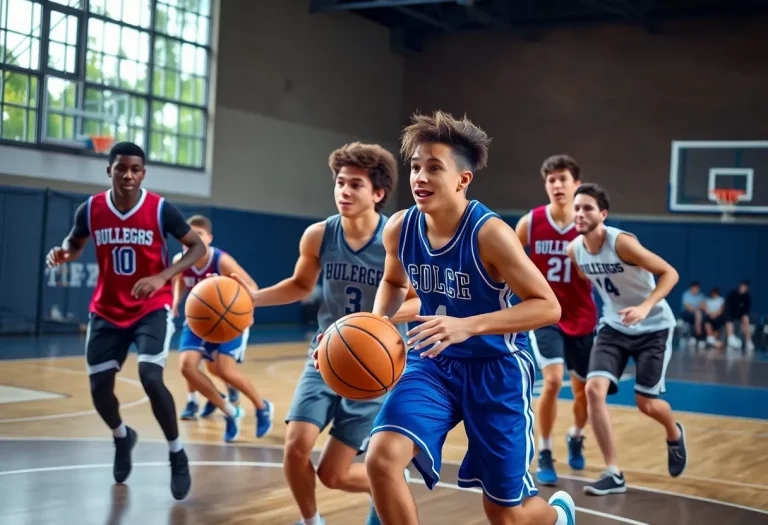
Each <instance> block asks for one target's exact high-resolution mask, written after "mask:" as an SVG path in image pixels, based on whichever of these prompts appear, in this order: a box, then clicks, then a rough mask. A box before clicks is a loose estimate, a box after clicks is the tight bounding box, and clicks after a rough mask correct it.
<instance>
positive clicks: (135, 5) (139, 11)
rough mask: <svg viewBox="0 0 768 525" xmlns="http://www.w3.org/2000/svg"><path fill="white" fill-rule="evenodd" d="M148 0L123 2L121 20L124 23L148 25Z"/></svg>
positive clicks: (149, 13)
mask: <svg viewBox="0 0 768 525" xmlns="http://www.w3.org/2000/svg"><path fill="white" fill-rule="evenodd" d="M151 19H152V18H151V8H150V0H130V1H128V2H123V17H122V20H123V22H125V23H126V24H131V25H134V26H140V27H149V23H150V20H151Z"/></svg>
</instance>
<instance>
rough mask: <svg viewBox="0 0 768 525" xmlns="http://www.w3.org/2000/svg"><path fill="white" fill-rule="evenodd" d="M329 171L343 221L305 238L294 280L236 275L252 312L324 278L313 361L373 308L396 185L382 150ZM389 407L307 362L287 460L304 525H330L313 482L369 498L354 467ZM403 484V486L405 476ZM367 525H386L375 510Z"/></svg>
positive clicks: (360, 150)
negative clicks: (354, 395) (337, 386)
mask: <svg viewBox="0 0 768 525" xmlns="http://www.w3.org/2000/svg"><path fill="white" fill-rule="evenodd" d="M329 165H330V168H331V172H332V174H333V182H334V197H335V200H336V207H337V208H338V210H339V213H338V215H334V216H332V217H329V218H328V219H326V220H324V221H322V222H318V223H315V224H313V225H311V226H310V227H309V228H307V230H306V231H305V232H304V235H303V236H302V238H301V242H300V243H299V259H298V261H297V262H296V267H295V268H294V271H293V275H292V276H291V277H289V278H288V279H285V280H284V281H281V282H279V283H277V284H276V285H274V286H271V287H268V288H263V289H261V290H258V291H256V290H253V289H252V288H251V287H250V286H248V285H247V283H245V282H244V281H243V280H242V279H240V278H239V277H238V276H236V275H233V277H235V278H236V279H238V280H239V281H240V283H241V284H243V285H244V286H246V288H247V289H249V290H250V295H251V298H252V299H253V304H254V306H255V307H260V306H271V305H278V304H289V303H294V302H297V301H300V300H301V299H303V298H305V297H307V296H309V295H310V294H311V293H312V291H313V289H314V287H315V285H316V283H317V281H318V278H319V277H320V275H321V274H322V276H323V280H322V285H321V286H322V297H321V305H320V310H319V312H318V315H317V321H318V330H317V333H316V334H315V337H314V338H313V339H312V343H311V344H310V348H309V353H310V354H312V353H313V352H314V351H315V349H316V348H317V346H318V342H319V341H320V338H321V336H322V334H323V333H324V332H325V331H326V330H327V329H328V327H330V326H331V324H333V322H334V321H336V320H337V319H339V318H340V317H343V316H345V315H347V314H351V313H354V312H370V311H371V309H372V308H373V302H374V299H375V297H376V290H377V287H378V285H379V281H380V280H381V277H382V275H383V273H384V259H385V256H386V253H385V250H384V246H383V244H382V240H381V234H382V232H383V230H384V224H385V223H386V217H385V216H384V215H382V214H381V210H382V209H383V208H384V205H385V203H386V201H387V198H388V197H389V195H390V194H391V193H392V191H393V189H394V186H395V182H396V180H397V162H396V161H395V158H394V156H393V155H392V154H391V153H390V152H388V151H386V150H385V149H384V148H382V147H380V146H378V145H368V144H360V143H353V144H348V145H345V146H343V147H341V148H339V149H338V150H336V151H334V152H333V153H331V156H330V159H329ZM410 296H411V300H410V301H408V302H407V303H406V304H405V305H404V306H403V308H402V310H401V311H400V312H398V314H397V315H394V316H393V318H392V322H394V323H401V322H405V321H408V320H409V319H413V318H415V316H416V314H418V299H417V298H416V293H415V292H413V291H411V295H410ZM392 313H393V314H394V312H392ZM400 329H401V331H402V333H403V335H405V332H406V330H407V327H406V326H404V325H403V326H402V327H400ZM383 400H384V397H381V398H378V399H374V400H371V401H350V400H348V399H344V398H342V397H341V396H339V395H338V394H336V393H335V392H333V391H332V390H331V389H330V388H329V387H328V385H327V384H326V383H325V381H324V380H323V378H322V376H321V375H320V372H318V371H317V370H316V369H315V367H314V366H313V359H311V358H309V359H308V360H307V363H306V366H305V368H304V372H303V374H302V376H301V378H300V379H299V383H298V385H297V386H296V391H295V393H294V397H293V402H292V403H291V408H290V409H289V411H288V415H287V416H286V423H287V428H286V435H285V451H284V460H283V461H284V472H285V477H286V479H287V480H288V485H289V486H290V487H291V491H292V492H293V497H294V499H295V500H296V503H297V505H298V507H299V511H300V513H301V516H302V521H300V522H298V525H321V524H324V523H325V521H324V519H323V518H322V517H321V516H320V513H319V510H318V507H317V500H316V498H315V475H317V477H318V478H320V482H321V483H323V485H325V486H326V487H328V488H333V489H340V490H343V491H346V492H369V493H370V490H371V489H370V483H369V481H368V476H367V475H366V472H365V465H363V464H361V463H353V462H352V461H353V459H354V458H355V456H357V455H358V454H359V453H360V452H362V451H364V450H365V449H366V446H367V443H368V440H369V435H370V431H371V427H372V426H373V421H374V418H375V417H376V414H378V412H379V409H380V408H381V404H382V403H383ZM329 424H332V427H331V430H330V437H329V438H328V440H327V442H326V444H325V447H324V448H323V452H322V454H321V456H320V463H319V464H318V467H317V471H315V468H314V467H313V465H312V460H311V455H312V448H313V447H314V446H315V442H316V441H317V438H318V437H319V435H320V432H322V430H323V429H324V428H325V427H327V426H328V425H329ZM404 467H405V466H403V468H404ZM400 477H401V478H403V480H405V478H404V476H403V469H400ZM367 523H368V525H378V524H379V523H380V522H379V521H378V516H376V512H375V509H374V508H373V505H371V512H370V515H369V517H368V522H367Z"/></svg>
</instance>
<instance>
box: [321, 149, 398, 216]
mask: <svg viewBox="0 0 768 525" xmlns="http://www.w3.org/2000/svg"><path fill="white" fill-rule="evenodd" d="M328 166H329V167H330V168H331V171H332V172H333V178H334V180H335V179H336V176H337V175H338V174H339V172H340V171H341V168H343V167H344V166H354V167H356V168H360V169H364V170H366V171H367V172H368V177H369V178H370V179H371V184H373V189H374V190H384V197H383V198H382V199H381V200H380V201H379V202H377V203H376V211H381V210H382V208H384V206H385V205H386V204H387V199H388V198H389V196H390V194H391V193H392V190H394V189H395V185H396V184H397V161H396V160H395V156H394V155H392V154H391V153H390V152H389V151H387V150H386V149H384V148H382V147H381V146H379V145H378V144H362V143H360V142H352V143H350V144H345V145H343V146H342V147H340V148H339V149H337V150H336V151H334V152H333V153H331V155H330V157H328Z"/></svg>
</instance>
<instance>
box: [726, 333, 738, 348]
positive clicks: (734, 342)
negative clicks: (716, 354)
mask: <svg viewBox="0 0 768 525" xmlns="http://www.w3.org/2000/svg"><path fill="white" fill-rule="evenodd" d="M728 346H730V347H731V348H741V339H739V338H738V337H736V336H735V335H729V336H728Z"/></svg>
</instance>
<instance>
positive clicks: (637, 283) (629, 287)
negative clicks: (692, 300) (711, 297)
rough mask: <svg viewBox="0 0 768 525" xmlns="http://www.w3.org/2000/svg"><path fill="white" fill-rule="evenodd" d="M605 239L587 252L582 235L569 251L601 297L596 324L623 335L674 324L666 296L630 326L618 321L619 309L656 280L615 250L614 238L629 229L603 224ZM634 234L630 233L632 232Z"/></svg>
mask: <svg viewBox="0 0 768 525" xmlns="http://www.w3.org/2000/svg"><path fill="white" fill-rule="evenodd" d="M605 229H606V234H605V242H604V243H603V246H602V247H601V248H600V251H598V252H597V253H594V254H593V253H589V252H588V251H587V248H586V246H584V236H579V237H577V238H576V239H575V240H574V241H573V254H574V256H575V259H576V264H578V265H579V267H580V268H581V271H583V272H584V275H586V276H587V277H588V278H589V280H590V281H592V283H593V284H594V285H595V288H596V289H597V291H598V293H599V294H600V298H601V299H602V300H603V312H602V317H601V318H600V324H607V325H608V326H610V327H611V328H614V329H615V330H618V331H619V332H623V333H625V334H627V335H638V334H644V333H649V332H656V331H658V330H664V329H667V328H672V327H674V326H675V315H674V314H673V313H672V309H671V308H670V307H669V304H668V303H667V301H666V299H662V300H661V301H659V302H658V303H656V305H654V306H653V308H651V311H650V312H649V313H648V316H647V317H646V318H645V319H643V320H642V321H641V322H639V323H637V324H636V325H634V326H627V325H625V324H624V323H622V322H621V319H622V316H621V315H619V311H620V310H623V309H624V308H628V307H631V306H639V305H640V303H642V302H643V301H645V300H646V299H647V298H648V296H649V295H651V293H652V292H653V290H654V289H655V288H656V280H655V279H654V276H653V274H652V273H651V272H649V271H648V270H646V269H644V268H642V267H640V266H634V265H631V264H628V263H626V262H624V261H622V260H621V258H620V257H619V255H618V254H617V253H616V238H617V237H618V236H619V235H620V234H622V233H625V234H627V235H632V234H631V233H629V232H625V231H623V230H619V229H618V228H613V227H610V226H606V228H605ZM633 237H634V235H633Z"/></svg>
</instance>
